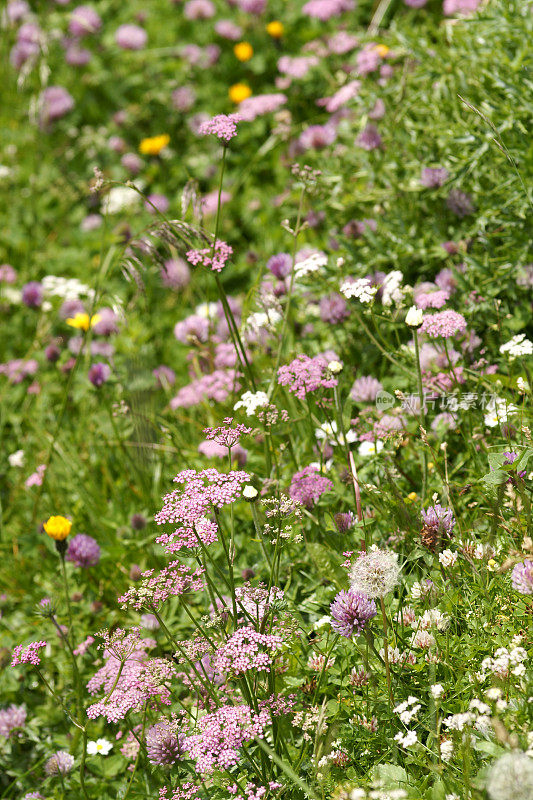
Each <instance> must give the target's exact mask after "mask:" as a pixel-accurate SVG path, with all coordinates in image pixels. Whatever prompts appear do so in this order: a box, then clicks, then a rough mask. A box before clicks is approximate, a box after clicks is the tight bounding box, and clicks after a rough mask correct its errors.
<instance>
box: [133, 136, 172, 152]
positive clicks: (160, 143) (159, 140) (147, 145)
mask: <svg viewBox="0 0 533 800" xmlns="http://www.w3.org/2000/svg"><path fill="white" fill-rule="evenodd" d="M169 142H170V136H169V135H168V133H162V134H161V135H160V136H151V137H149V138H148V139H143V140H142V142H141V143H140V145H139V152H140V153H142V154H143V156H158V155H159V153H160V152H161V150H163V148H164V147H166V146H167V144H168V143H169Z"/></svg>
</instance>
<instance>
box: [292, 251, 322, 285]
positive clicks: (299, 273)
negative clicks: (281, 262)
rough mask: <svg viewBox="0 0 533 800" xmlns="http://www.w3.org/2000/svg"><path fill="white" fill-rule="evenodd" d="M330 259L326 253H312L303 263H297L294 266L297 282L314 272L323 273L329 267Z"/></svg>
mask: <svg viewBox="0 0 533 800" xmlns="http://www.w3.org/2000/svg"><path fill="white" fill-rule="evenodd" d="M327 263H328V257H327V255H326V254H325V253H311V255H310V256H308V257H307V258H304V259H302V261H297V262H296V263H295V265H294V277H295V279H296V280H298V279H299V278H304V277H305V276H306V275H309V274H310V273H312V272H321V271H322V269H323V268H324V267H325V266H326V265H327Z"/></svg>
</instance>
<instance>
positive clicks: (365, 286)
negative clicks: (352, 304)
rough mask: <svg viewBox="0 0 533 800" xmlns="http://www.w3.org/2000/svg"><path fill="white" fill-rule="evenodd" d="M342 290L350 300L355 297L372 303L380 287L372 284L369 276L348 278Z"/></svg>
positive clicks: (342, 285) (363, 301) (362, 301)
mask: <svg viewBox="0 0 533 800" xmlns="http://www.w3.org/2000/svg"><path fill="white" fill-rule="evenodd" d="M340 290H341V294H343V295H344V296H345V297H346V298H347V299H348V300H349V299H351V298H352V297H355V298H356V299H357V300H359V301H360V302H361V303H371V302H372V300H373V299H374V295H375V294H376V292H377V290H378V288H377V286H372V284H371V283H370V279H369V278H358V279H357V280H356V279H355V278H348V279H347V280H345V281H344V282H343V283H342V284H341V287H340Z"/></svg>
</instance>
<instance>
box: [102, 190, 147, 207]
mask: <svg viewBox="0 0 533 800" xmlns="http://www.w3.org/2000/svg"><path fill="white" fill-rule="evenodd" d="M141 188H142V187H141V186H139V189H141ZM140 199H141V197H140V195H139V194H138V193H137V192H136V191H135V189H132V188H131V187H130V186H113V187H112V189H110V190H109V192H108V194H107V195H106V196H105V198H104V203H103V209H104V213H106V214H118V213H119V211H124V210H126V209H128V208H132V206H134V205H136V204H137V203H138V202H139V201H140Z"/></svg>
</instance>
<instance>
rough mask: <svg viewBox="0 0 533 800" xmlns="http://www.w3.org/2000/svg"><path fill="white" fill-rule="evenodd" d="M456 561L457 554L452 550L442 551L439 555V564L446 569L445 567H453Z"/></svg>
mask: <svg viewBox="0 0 533 800" xmlns="http://www.w3.org/2000/svg"><path fill="white" fill-rule="evenodd" d="M456 561H457V553H456V552H454V551H453V550H443V551H442V553H439V562H440V563H441V564H442V566H443V567H444V568H445V569H446V567H453V565H454V564H455V562H456Z"/></svg>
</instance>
